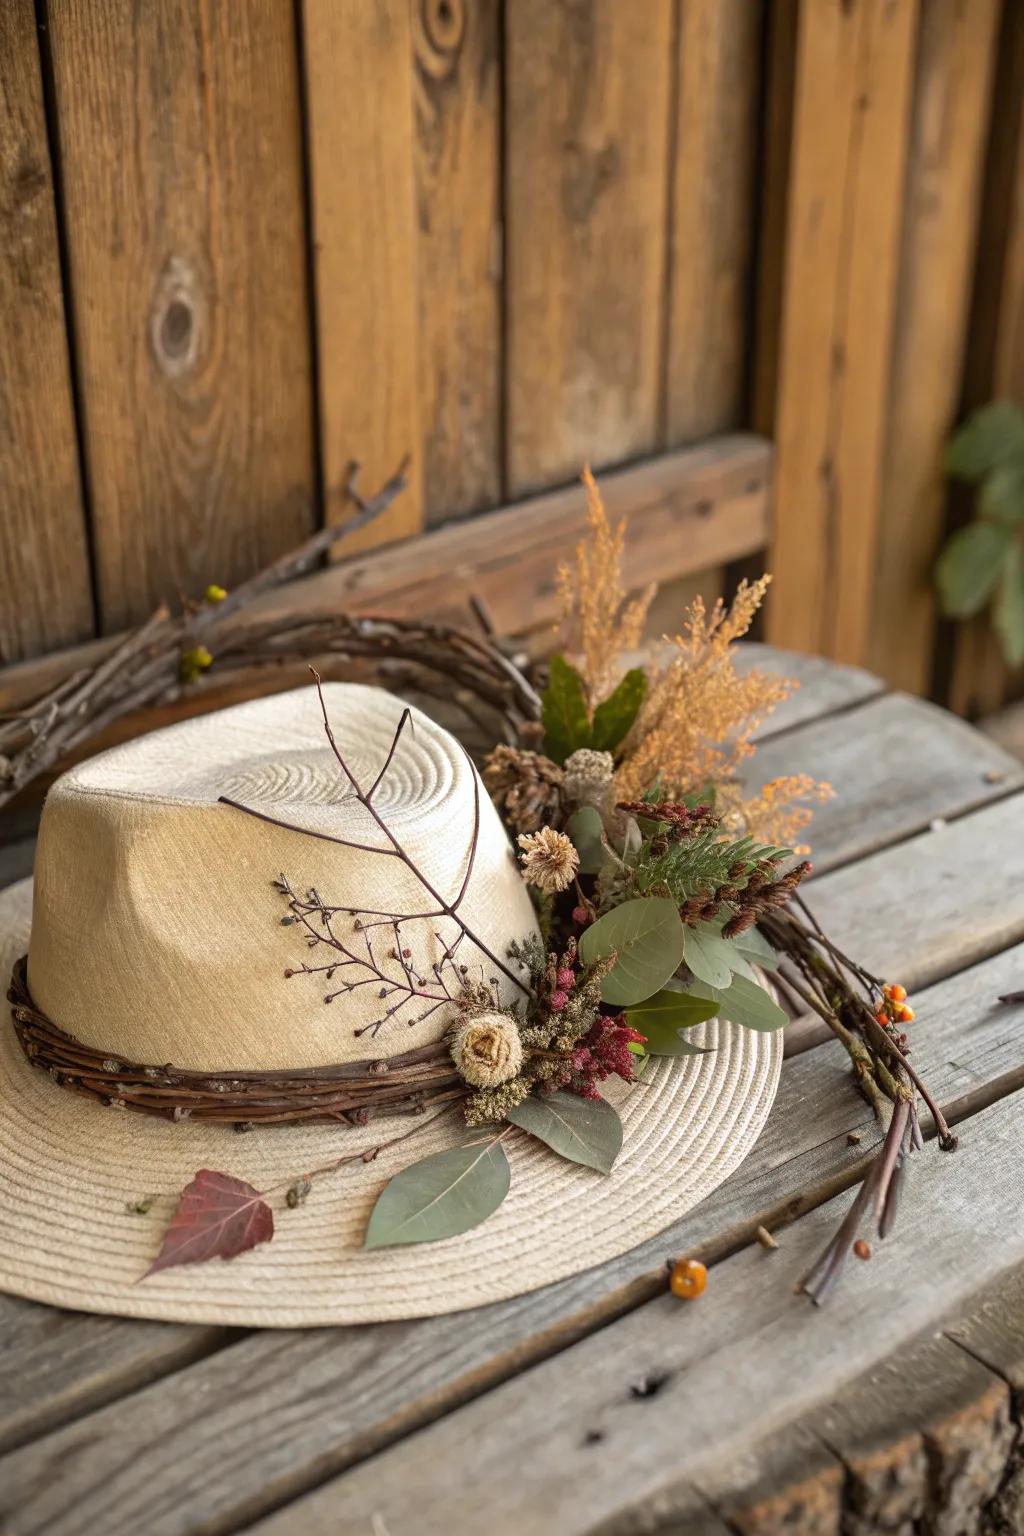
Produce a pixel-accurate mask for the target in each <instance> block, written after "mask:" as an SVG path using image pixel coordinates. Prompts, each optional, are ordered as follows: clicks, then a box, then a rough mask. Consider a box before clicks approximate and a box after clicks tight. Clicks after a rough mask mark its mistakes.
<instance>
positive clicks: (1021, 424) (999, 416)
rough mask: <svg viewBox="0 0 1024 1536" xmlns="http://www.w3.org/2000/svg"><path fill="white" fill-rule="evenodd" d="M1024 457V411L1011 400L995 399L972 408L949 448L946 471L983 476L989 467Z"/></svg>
mask: <svg viewBox="0 0 1024 1536" xmlns="http://www.w3.org/2000/svg"><path fill="white" fill-rule="evenodd" d="M1019 457H1024V415H1022V414H1021V411H1020V408H1019V407H1018V406H1016V405H1014V404H1013V402H1012V401H1010V400H993V401H991V402H990V403H989V404H988V405H983V406H981V407H980V408H979V409H978V410H976V411H973V412H972V413H971V415H970V416H968V418H967V420H966V421H965V422H964V424H963V426H962V427H961V428H960V430H959V431H958V432H957V433H956V435H955V437H954V438H953V440H952V441H951V443H950V444H949V447H948V448H947V449H946V471H947V473H948V474H950V475H956V476H957V478H958V479H961V480H980V479H981V478H982V476H983V475H987V474H988V473H989V471H990V470H993V469H996V468H997V467H998V466H999V465H1001V464H1007V463H1009V462H1010V461H1011V460H1013V459H1014V458H1019Z"/></svg>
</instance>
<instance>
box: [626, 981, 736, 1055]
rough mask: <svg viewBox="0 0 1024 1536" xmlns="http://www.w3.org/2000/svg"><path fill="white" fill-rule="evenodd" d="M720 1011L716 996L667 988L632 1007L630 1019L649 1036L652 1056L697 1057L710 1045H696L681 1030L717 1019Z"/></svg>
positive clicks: (629, 1011) (648, 1047) (633, 1026)
mask: <svg viewBox="0 0 1024 1536" xmlns="http://www.w3.org/2000/svg"><path fill="white" fill-rule="evenodd" d="M717 1012H718V1004H717V1003H716V1002H715V1001H714V1000H713V999H710V1000H709V999H708V998H706V997H696V996H694V994H693V993H691V992H677V991H675V990H674V989H669V988H663V989H662V990H661V991H660V992H656V993H655V994H654V996H653V997H649V998H648V999H647V1001H646V1002H643V1003H638V1004H637V1006H636V1007H635V1008H630V1009H628V1010H627V1012H626V1021H627V1023H628V1024H629V1025H630V1026H631V1028H633V1029H638V1030H639V1031H640V1033H641V1034H642V1035H644V1036H645V1037H646V1040H647V1051H648V1054H649V1055H651V1056H696V1055H702V1054H704V1052H705V1051H707V1050H709V1049H710V1047H708V1046H700V1045H693V1044H692V1043H691V1042H690V1041H689V1040H684V1039H683V1038H682V1035H681V1031H682V1030H684V1029H692V1028H693V1026H694V1025H695V1024H702V1023H703V1022H704V1020H705V1019H713V1018H714V1017H715V1014H716V1013H717Z"/></svg>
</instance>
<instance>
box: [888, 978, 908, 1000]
mask: <svg viewBox="0 0 1024 1536" xmlns="http://www.w3.org/2000/svg"><path fill="white" fill-rule="evenodd" d="M889 996H890V997H891V998H892V1000H893V1002H894V1003H905V1002H906V1000H907V989H906V987H901V986H900V984H899V982H898V981H897V982H894V983H893V985H892V986H891V987H890V988H889Z"/></svg>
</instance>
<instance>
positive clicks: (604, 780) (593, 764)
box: [562, 747, 615, 810]
mask: <svg viewBox="0 0 1024 1536" xmlns="http://www.w3.org/2000/svg"><path fill="white" fill-rule="evenodd" d="M614 774H615V759H614V758H613V757H612V755H611V753H610V752H595V751H593V750H592V749H591V748H590V747H580V748H579V749H578V751H576V752H573V753H572V755H571V756H570V757H567V758H566V760H565V778H564V780H563V785H562V787H563V789H564V791H565V797H566V799H567V800H572V801H573V802H574V803H575V804H576V805H596V806H597V808H598V809H599V810H600V808H601V806H602V805H603V804H604V803H605V802H606V801H607V800H608V799H609V797H610V795H611V790H612V779H613V776H614Z"/></svg>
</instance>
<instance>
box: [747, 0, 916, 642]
mask: <svg viewBox="0 0 1024 1536" xmlns="http://www.w3.org/2000/svg"><path fill="white" fill-rule="evenodd" d="M916 23H917V4H916V0H818V3H808V0H805V3H803V4H802V5H801V9H800V16H799V37H798V51H797V58H796V71H795V91H796V95H795V102H794V109H793V130H792V159H791V170H790V182H789V195H788V211H787V217H786V226H785V239H786V255H785V276H784V281H783V289H782V322H781V334H780V338H779V379H778V386H777V401H776V410H775V419H776V437H777V444H778V463H777V475H776V506H777V507H778V509H779V513H778V515H777V517H776V527H775V541H774V548H773V551H772V558H771V565H772V569H773V570H774V571H775V573H776V581H775V587H774V588H773V591H772V598H771V602H770V605H769V611H768V622H767V638H768V639H769V640H770V641H771V642H772V643H773V644H777V645H784V646H790V647H792V648H794V649H797V650H801V649H802V650H813V651H819V652H821V653H823V654H825V655H828V656H832V657H834V658H836V659H838V660H841V661H848V662H853V663H863V662H864V661H866V659H867V651H868V642H869V634H870V625H871V588H872V581H873V576H874V566H875V545H876V537H877V526H878V513H879V491H880V475H881V467H882V452H883V448H884V426H885V418H886V406H885V401H886V382H887V376H888V368H889V358H890V344H891V336H892V325H893V310H894V298H895V292H896V276H897V269H898V256H899V242H900V215H901V208H902V195H903V166H904V160H905V153H906V124H907V115H908V109H909V104H910V91H911V83H912V76H913V70H912V65H913V49H914V38H915V29H916Z"/></svg>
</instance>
